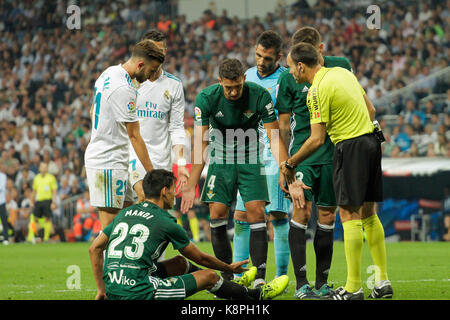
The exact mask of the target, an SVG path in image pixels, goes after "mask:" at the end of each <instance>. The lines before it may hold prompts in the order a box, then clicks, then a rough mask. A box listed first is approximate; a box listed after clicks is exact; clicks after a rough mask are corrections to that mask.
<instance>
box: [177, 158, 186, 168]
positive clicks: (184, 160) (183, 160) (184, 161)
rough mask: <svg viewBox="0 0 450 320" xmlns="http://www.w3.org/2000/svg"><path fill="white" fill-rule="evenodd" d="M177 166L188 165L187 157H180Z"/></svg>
mask: <svg viewBox="0 0 450 320" xmlns="http://www.w3.org/2000/svg"><path fill="white" fill-rule="evenodd" d="M177 166H179V167H185V166H186V159H184V158H180V159H178V161H177Z"/></svg>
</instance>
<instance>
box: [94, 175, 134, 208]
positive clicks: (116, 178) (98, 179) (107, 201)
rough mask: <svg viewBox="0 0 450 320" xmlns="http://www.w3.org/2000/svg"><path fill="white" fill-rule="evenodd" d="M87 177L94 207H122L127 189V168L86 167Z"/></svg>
mask: <svg viewBox="0 0 450 320" xmlns="http://www.w3.org/2000/svg"><path fill="white" fill-rule="evenodd" d="M86 177H87V181H88V186H89V197H90V203H91V205H92V206H93V207H97V208H117V209H122V207H123V201H124V200H125V193H126V190H127V180H128V171H127V170H121V169H93V168H86Z"/></svg>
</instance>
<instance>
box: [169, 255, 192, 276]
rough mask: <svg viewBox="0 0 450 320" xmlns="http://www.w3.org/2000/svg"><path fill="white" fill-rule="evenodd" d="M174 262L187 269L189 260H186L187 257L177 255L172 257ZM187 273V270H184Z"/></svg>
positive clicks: (182, 268)
mask: <svg viewBox="0 0 450 320" xmlns="http://www.w3.org/2000/svg"><path fill="white" fill-rule="evenodd" d="M172 259H173V260H172V261H173V263H175V264H176V265H177V266H179V268H180V270H183V271H184V270H187V267H188V261H187V260H186V258H185V257H183V256H181V255H177V256H175V257H173V258H172ZM184 273H185V272H184Z"/></svg>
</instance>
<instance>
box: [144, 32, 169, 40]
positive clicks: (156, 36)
mask: <svg viewBox="0 0 450 320" xmlns="http://www.w3.org/2000/svg"><path fill="white" fill-rule="evenodd" d="M166 39H167V37H166V35H165V34H164V33H162V32H161V31H159V30H158V29H150V30H149V31H148V32H147V33H146V34H144V36H143V37H142V40H153V41H155V42H161V41H164V42H166Z"/></svg>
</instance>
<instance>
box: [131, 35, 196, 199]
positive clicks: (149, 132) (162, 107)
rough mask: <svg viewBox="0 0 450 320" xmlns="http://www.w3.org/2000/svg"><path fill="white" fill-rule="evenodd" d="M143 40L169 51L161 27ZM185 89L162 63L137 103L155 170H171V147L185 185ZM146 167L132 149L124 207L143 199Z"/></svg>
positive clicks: (145, 84) (142, 85)
mask: <svg viewBox="0 0 450 320" xmlns="http://www.w3.org/2000/svg"><path fill="white" fill-rule="evenodd" d="M143 40H151V41H153V43H154V44H155V45H156V46H157V47H158V48H159V49H161V50H162V52H163V53H164V54H166V52H167V46H166V36H165V35H164V33H162V32H160V31H159V30H155V29H152V30H150V31H149V32H147V33H146V34H145V35H144V37H143ZM184 105H185V101H184V91H183V84H182V83H181V81H180V80H179V79H178V78H176V77H175V76H173V75H172V74H170V73H168V72H166V71H164V70H163V69H162V65H161V66H160V68H159V70H158V71H157V72H155V73H153V74H152V75H151V76H150V77H149V78H148V79H147V80H146V81H144V82H143V83H142V84H141V85H140V87H139V88H138V97H137V102H136V109H137V116H138V119H139V122H140V131H141V136H142V138H143V140H144V142H145V145H146V147H147V150H148V154H149V157H150V159H151V161H152V164H153V167H154V168H155V169H165V170H168V171H172V152H171V151H172V150H173V153H174V156H175V159H174V160H175V162H176V163H177V165H178V177H179V178H178V184H177V187H178V186H179V185H184V184H185V183H186V182H187V178H188V177H189V171H188V170H187V169H186V159H185V158H184V145H185V139H186V137H185V130H184ZM145 173H146V170H145V169H144V166H143V165H142V163H141V162H140V161H139V158H138V157H137V156H136V152H135V151H134V150H133V148H130V159H129V167H128V174H129V175H128V188H127V193H126V197H125V204H124V207H127V206H129V205H131V204H133V203H134V202H135V200H136V197H137V201H138V202H141V201H143V200H144V190H143V188H142V180H143V179H144V176H145Z"/></svg>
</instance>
